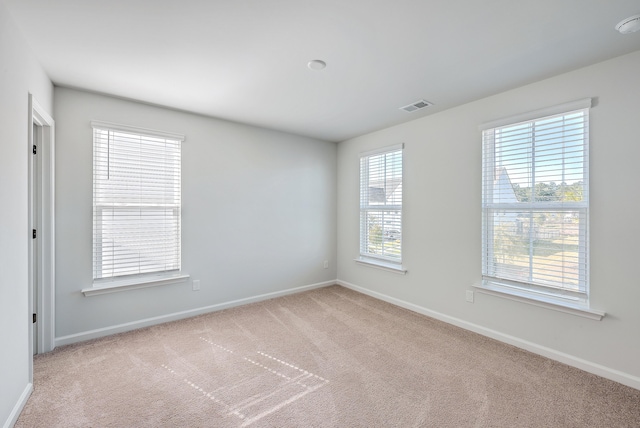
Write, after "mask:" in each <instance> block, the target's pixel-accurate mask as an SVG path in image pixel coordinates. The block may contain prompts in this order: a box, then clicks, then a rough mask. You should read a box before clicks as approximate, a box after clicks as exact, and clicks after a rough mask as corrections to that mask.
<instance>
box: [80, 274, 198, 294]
mask: <svg viewBox="0 0 640 428" xmlns="http://www.w3.org/2000/svg"><path fill="white" fill-rule="evenodd" d="M188 279H189V275H187V274H174V275H152V274H146V275H140V276H136V277H135V278H127V279H118V280H108V279H107V280H100V281H94V282H93V286H92V287H88V288H83V289H82V290H81V291H82V294H84V295H85V296H98V295H100V294H108V293H117V292H119V291H129V290H137V289H139V288H148V287H157V286H159V285H169V284H177V283H181V282H185V281H187V280H188Z"/></svg>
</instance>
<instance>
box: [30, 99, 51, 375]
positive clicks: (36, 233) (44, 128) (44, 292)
mask: <svg viewBox="0 0 640 428" xmlns="http://www.w3.org/2000/svg"><path fill="white" fill-rule="evenodd" d="M28 123H29V138H28V147H27V149H28V150H29V228H30V230H29V237H28V239H29V314H28V315H29V317H28V319H29V323H30V324H31V328H29V335H30V340H29V343H30V347H32V349H31V354H32V355H35V354H39V353H43V352H49V351H51V350H53V348H54V347H55V343H54V340H55V325H54V313H55V307H54V296H55V270H54V260H55V246H54V244H55V242H54V224H55V223H54V160H55V145H54V144H55V141H54V135H55V122H54V120H53V118H52V117H51V115H49V114H48V113H47V112H46V111H45V110H44V109H43V108H42V106H41V105H40V104H39V103H38V102H37V100H36V99H35V98H34V97H33V96H32V95H31V94H29V122H28ZM31 363H32V364H31V370H30V371H31V376H33V360H32V361H31Z"/></svg>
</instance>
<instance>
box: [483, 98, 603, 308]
mask: <svg viewBox="0 0 640 428" xmlns="http://www.w3.org/2000/svg"><path fill="white" fill-rule="evenodd" d="M590 105H591V100H584V101H580V102H577V103H572V104H571V105H565V106H559V107H558V108H554V109H550V110H549V111H547V112H545V113H547V114H546V115H540V113H538V115H539V116H538V117H536V118H534V119H530V120H524V121H522V120H520V121H513V122H512V123H506V124H500V125H499V126H493V127H487V128H485V129H484V131H483V133H482V142H483V188H482V214H483V227H482V250H483V251H482V254H483V260H482V275H483V285H484V286H489V287H498V288H499V289H502V291H505V292H507V293H515V294H518V293H524V295H525V296H526V297H529V298H534V299H536V300H545V299H550V300H551V301H557V302H564V303H565V304H566V303H573V304H577V305H585V304H586V303H587V301H588V276H589V270H588V260H589V254H588V252H589V246H588V216H589V171H588V169H589V107H590ZM554 110H563V111H559V112H553V113H550V111H554ZM502 122H504V121H502ZM561 304H563V303H561Z"/></svg>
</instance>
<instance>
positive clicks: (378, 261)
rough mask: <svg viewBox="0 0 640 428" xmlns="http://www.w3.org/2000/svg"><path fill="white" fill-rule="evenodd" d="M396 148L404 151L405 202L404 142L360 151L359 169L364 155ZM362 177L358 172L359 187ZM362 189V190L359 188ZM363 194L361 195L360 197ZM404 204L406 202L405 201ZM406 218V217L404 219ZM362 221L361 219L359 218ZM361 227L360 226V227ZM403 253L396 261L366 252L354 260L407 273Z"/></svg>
mask: <svg viewBox="0 0 640 428" xmlns="http://www.w3.org/2000/svg"><path fill="white" fill-rule="evenodd" d="M396 150H401V151H402V152H403V153H402V163H403V166H402V184H403V202H404V143H400V144H394V145H391V146H385V147H380V148H377V149H373V150H368V151H364V152H360V153H359V155H358V171H360V165H359V163H360V159H362V158H363V157H368V156H373V155H377V154H381V153H387V152H392V151H396ZM360 180H361V177H360V173H359V172H358V189H360V186H361V185H362V183H361V182H360ZM359 191H360V190H359ZM360 197H361V195H359V198H358V199H360ZM403 206H404V203H403ZM400 213H401V215H402V208H401V209H400ZM358 214H359V215H361V214H362V213H361V211H360V209H358ZM403 220H404V219H403ZM359 221H360V220H359ZM403 226H404V221H403V222H402V227H401V236H402V233H403V230H402V229H404V227H403ZM358 229H360V228H358ZM361 239H362V237H361V236H359V237H358V251H360V240H361ZM403 257H404V256H403V255H401V257H400V260H398V261H396V260H390V259H386V258H377V257H372V256H369V255H365V254H360V255H359V257H358V258H356V259H354V261H355V262H356V263H357V264H360V265H361V266H367V267H372V268H376V269H381V270H385V271H387V272H393V273H396V274H400V275H405V274H406V273H407V269H405V268H404V266H403V265H402V259H403Z"/></svg>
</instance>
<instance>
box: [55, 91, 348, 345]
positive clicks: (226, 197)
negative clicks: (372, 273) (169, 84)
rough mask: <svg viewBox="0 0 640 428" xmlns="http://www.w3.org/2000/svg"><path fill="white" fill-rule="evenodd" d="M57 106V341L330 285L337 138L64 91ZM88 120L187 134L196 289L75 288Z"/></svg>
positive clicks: (79, 280) (84, 256)
mask: <svg viewBox="0 0 640 428" xmlns="http://www.w3.org/2000/svg"><path fill="white" fill-rule="evenodd" d="M54 112H55V115H56V151H57V153H56V159H57V162H56V198H57V201H56V223H57V224H56V257H57V262H56V338H57V339H56V342H57V343H58V344H61V343H70V342H73V341H77V340H83V339H87V338H89V337H96V336H100V335H104V334H108V333H112V332H114V331H120V330H122V329H130V328H133V327H139V326H141V325H143V324H144V323H142V324H141V323H140V321H141V320H147V319H150V318H154V322H157V321H161V320H166V319H167V318H166V316H167V315H168V314H175V313H182V312H185V311H186V312H187V314H194V313H195V312H194V311H196V310H198V309H200V308H204V307H209V306H212V305H219V304H225V303H228V302H234V301H237V300H241V299H247V298H251V297H254V296H259V295H263V294H268V293H278V292H285V291H286V290H291V289H293V288H296V287H302V286H308V285H314V284H320V283H324V282H327V281H329V282H330V283H333V281H335V278H336V257H335V253H336V242H335V230H336V177H337V172H336V153H337V147H336V144H334V143H328V142H323V141H318V140H314V139H310V138H305V137H300V136H295V135H290V134H285V133H280V132H275V131H270V130H266V129H261V128H255V127H251V126H246V125H240V124H237V123H231V122H227V121H222V120H217V119H212V118H207V117H203V116H197V115H193V114H188V113H184V112H178V111H175V110H168V109H163V108H159V107H154V106H149V105H144V104H139V103H135V102H130V101H126V100H122V99H116V98H111V97H106V96H102V95H97V94H91V93H87V92H81V91H76V90H72V89H66V88H56V89H55V107H54ZM91 120H100V121H106V122H114V123H120V124H126V125H133V126H138V127H143V128H150V129H156V130H161V131H169V132H175V133H181V134H184V135H186V140H185V142H184V143H183V151H182V188H183V209H182V214H183V218H182V237H183V243H182V244H183V245H182V267H183V271H184V272H185V273H188V274H189V275H191V278H192V279H199V280H201V291H197V292H194V291H192V290H191V282H187V283H183V284H174V285H163V286H159V287H153V288H145V289H139V290H131V291H125V292H119V293H114V294H106V295H98V296H90V297H85V296H84V295H83V294H82V293H81V292H80V290H81V289H83V288H86V287H91V285H92V258H91V257H92V250H91V248H92V129H91V126H90V121H91ZM324 260H328V261H329V269H324V267H323V262H324ZM155 317H160V318H159V319H155ZM118 326H119V327H118Z"/></svg>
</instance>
